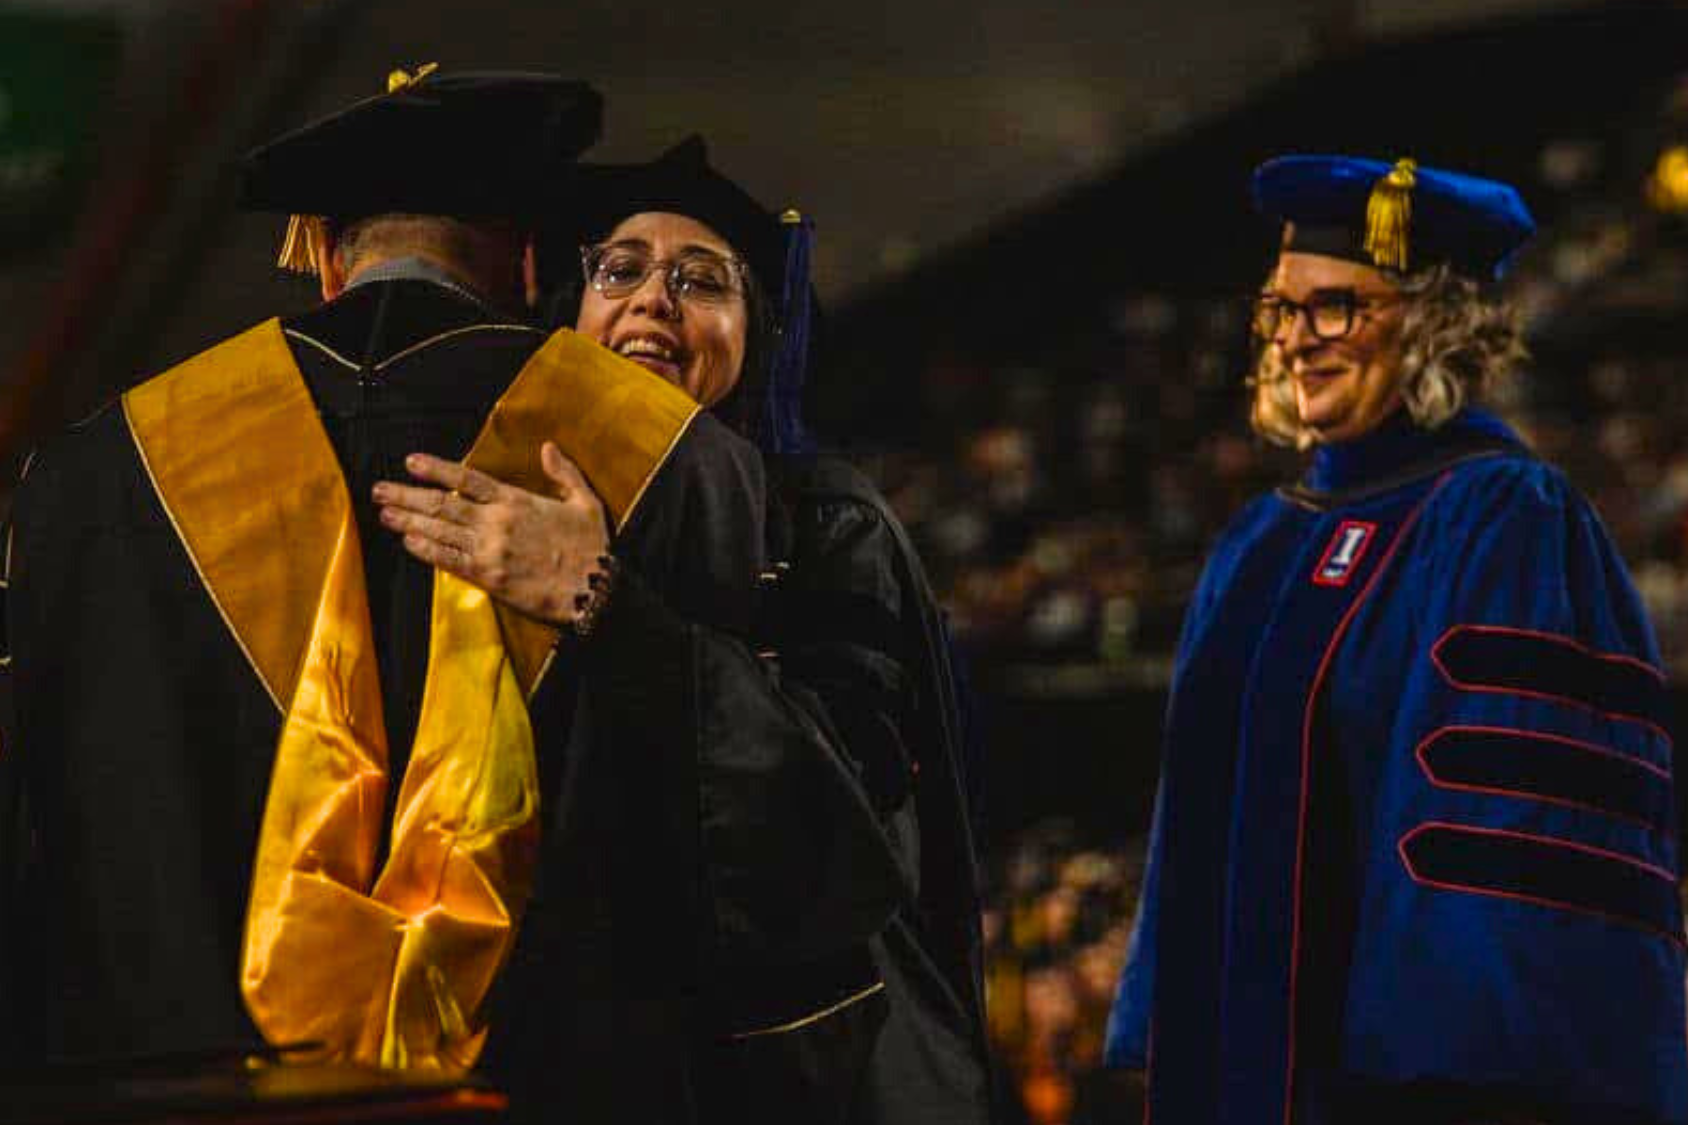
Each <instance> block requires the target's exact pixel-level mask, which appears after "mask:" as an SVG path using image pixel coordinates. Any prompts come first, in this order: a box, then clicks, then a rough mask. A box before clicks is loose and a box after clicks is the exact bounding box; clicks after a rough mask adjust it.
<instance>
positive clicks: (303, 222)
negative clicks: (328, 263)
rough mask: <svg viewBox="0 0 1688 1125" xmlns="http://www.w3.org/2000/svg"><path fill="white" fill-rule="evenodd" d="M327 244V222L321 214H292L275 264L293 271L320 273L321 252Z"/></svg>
mask: <svg viewBox="0 0 1688 1125" xmlns="http://www.w3.org/2000/svg"><path fill="white" fill-rule="evenodd" d="M327 246H328V224H327V222H326V221H325V220H324V219H323V217H322V216H321V215H293V216H291V217H290V218H289V219H288V220H287V234H286V235H285V236H284V237H283V238H282V240H281V253H280V254H278V255H277V256H276V260H275V264H276V265H278V266H280V267H281V268H282V269H284V270H292V271H293V272H295V273H311V274H316V273H321V272H322V253H323V250H324V249H325V248H326V247H327Z"/></svg>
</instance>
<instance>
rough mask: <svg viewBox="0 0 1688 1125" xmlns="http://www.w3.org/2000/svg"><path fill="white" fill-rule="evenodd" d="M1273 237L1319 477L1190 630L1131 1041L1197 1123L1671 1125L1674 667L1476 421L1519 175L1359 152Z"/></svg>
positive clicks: (1275, 505) (1499, 354) (1286, 422)
mask: <svg viewBox="0 0 1688 1125" xmlns="http://www.w3.org/2000/svg"><path fill="white" fill-rule="evenodd" d="M1254 191H1255V198H1256V202H1257V205H1258V206H1259V208H1260V210H1261V211H1262V212H1263V213H1264V214H1266V215H1267V216H1268V217H1269V218H1271V219H1273V220H1276V221H1278V222H1280V223H1282V224H1283V231H1284V234H1283V242H1282V248H1281V252H1280V254H1279V257H1278V260H1277V263H1276V265H1275V267H1274V269H1273V270H1272V273H1271V275H1270V277H1269V278H1268V280H1267V282H1266V285H1265V287H1264V289H1263V291H1262V293H1261V294H1260V296H1259V298H1258V300H1257V302H1256V319H1255V328H1256V331H1257V334H1258V336H1259V338H1260V341H1261V345H1262V346H1261V351H1260V356H1259V360H1258V365H1257V368H1256V371H1255V377H1254V379H1253V380H1252V385H1253V389H1254V405H1253V424H1254V426H1255V428H1256V430H1257V431H1259V432H1260V433H1261V434H1263V435H1264V436H1266V437H1268V438H1269V439H1272V440H1276V441H1279V442H1283V443H1287V444H1294V445H1296V446H1298V447H1300V448H1303V449H1307V450H1309V451H1310V452H1311V460H1310V464H1309V465H1308V468H1307V471H1306V474H1305V475H1304V476H1303V477H1302V479H1301V480H1300V481H1299V482H1297V483H1296V484H1294V485H1291V486H1288V487H1285V488H1281V489H1279V490H1277V491H1276V492H1274V493H1272V494H1270V495H1266V496H1262V497H1260V498H1258V499H1257V500H1255V501H1254V502H1253V503H1251V504H1250V505H1249V506H1248V507H1247V508H1245V509H1244V510H1243V511H1242V512H1241V513H1240V514H1239V515H1238V516H1237V518H1236V519H1235V520H1234V521H1233V522H1232V523H1231V525H1230V526H1229V527H1228V528H1227V529H1226V531H1225V532H1224V534H1223V535H1222V536H1221V537H1220V539H1219V542H1218V543H1217V545H1216V546H1215V547H1214V550H1213V553H1212V556H1211V558H1210V559H1209V560H1208V563H1207V566H1206V570H1205V572H1204V574H1203V577H1202V580H1201V582H1200V584H1199V586H1198V588H1197V590H1196V593H1195V595H1194V598H1193V599H1192V602H1191V604H1190V607H1189V611H1188V616H1187V618H1186V621H1185V625H1184V631H1183V636H1182V639H1181V642H1180V647H1179V654H1178V662H1177V667H1176V672H1175V677H1174V681H1173V687H1172V695H1171V700H1170V704H1169V712H1168V720H1167V728H1166V730H1167V734H1166V746H1165V757H1164V763H1163V773H1162V782H1161V791H1160V794H1159V797H1158V803H1157V809H1156V817H1155V826H1154V830H1153V837H1152V840H1151V849H1150V866H1149V871H1148V874H1147V877H1146V884H1145V893H1144V898H1143V902H1142V906H1141V909H1140V912H1139V917H1138V921H1137V927H1136V933H1135V938H1134V941H1133V947H1132V951H1131V955H1130V958H1129V961H1128V964H1127V966H1126V969H1125V972H1124V975H1123V978H1122V980H1121V986H1120V992H1119V996H1118V999H1117V1002H1116V1005H1115V1010H1114V1013H1113V1019H1112V1022H1111V1025H1110V1029H1109V1044H1108V1050H1109V1059H1110V1062H1111V1063H1112V1064H1113V1065H1116V1066H1125V1067H1145V1068H1146V1069H1147V1071H1148V1081H1147V1087H1148V1101H1149V1106H1148V1116H1149V1119H1150V1120H1152V1121H1155V1122H1166V1123H1169V1125H1171V1123H1176V1125H1218V1123H1224V1125H1256V1123H1258V1125H1291V1123H1293V1125H1327V1123H1335V1122H1368V1123H1369V1122H1390V1121H1401V1122H1407V1121H1411V1122H1414V1123H1418V1125H1437V1123H1447V1125H1455V1123H1457V1125H1475V1123H1477V1122H1490V1121H1496V1120H1503V1121H1553V1122H1587V1123H1596V1122H1598V1123H1602V1125H1609V1123H1613V1122H1620V1121H1635V1122H1680V1121H1682V1120H1684V1118H1685V1115H1688V1067H1685V1060H1688V1045H1685V1042H1684V1002H1683V999H1684V998H1683V983H1684V982H1683V968H1684V966H1683V933H1682V916H1681V907H1680V903H1679V900H1678V897H1677V871H1678V868H1677V855H1676V852H1677V847H1676V827H1675V799H1674V796H1673V782H1672V777H1671V743H1670V738H1669V735H1668V734H1667V733H1666V726H1667V718H1666V706H1667V703H1666V693H1665V679H1664V675H1663V672H1662V670H1661V668H1660V664H1659V656H1658V652H1657V650H1656V647H1655V643H1654V639H1653V633H1652V630H1651V628H1650V627H1649V625H1648V623H1647V620H1646V618H1645V616H1644V614H1643V612H1642V609H1641V606H1640V604H1639V601H1638V599H1637V597H1636V594H1635V591H1634V589H1633V587H1632V586H1631V584H1630V580H1629V576H1628V574H1627V573H1626V571H1625V568H1624V564H1623V561H1622V559H1620V558H1619V557H1618V554H1617V552H1616V550H1615V549H1614V547H1613V545H1612V543H1611V541H1610V539H1609V538H1608V536H1607V533H1606V531H1605V529H1604V528H1603V527H1602V526H1601V524H1600V520H1599V518H1598V516H1597V515H1596V514H1595V512H1594V511H1593V509H1592V508H1590V507H1589V505H1588V503H1587V502H1586V501H1585V500H1584V499H1583V498H1582V497H1581V496H1579V495H1578V494H1577V493H1576V492H1575V491H1574V490H1573V489H1572V488H1571V487H1570V486H1569V485H1568V484H1567V483H1566V481H1565V479H1564V477H1563V476H1562V475H1561V474H1560V472H1559V471H1558V470H1556V469H1554V468H1553V467H1552V466H1549V465H1546V464H1544V463H1542V462H1541V461H1539V460H1537V459H1536V458H1535V457H1534V456H1533V455H1532V454H1531V453H1530V451H1529V450H1528V449H1527V448H1526V447H1525V446H1524V444H1523V443H1522V442H1521V441H1520V440H1519V438H1518V437H1517V435H1516V434H1514V433H1513V432H1512V431H1511V430H1510V429H1509V428H1508V427H1507V426H1506V425H1505V424H1504V423H1502V422H1501V421H1500V420H1499V419H1497V418H1495V417H1494V416H1492V415H1490V414H1487V413H1485V412H1483V411H1482V410H1480V409H1478V408H1476V407H1475V406H1474V405H1472V403H1473V400H1474V399H1476V398H1477V397H1478V396H1479V395H1480V393H1481V392H1482V390H1483V389H1484V387H1485V385H1486V384H1487V383H1489V382H1490V381H1491V380H1492V379H1493V378H1495V377H1498V376H1500V375H1501V374H1503V373H1504V372H1505V370H1506V369H1507V368H1509V367H1511V366H1513V365H1514V364H1516V363H1517V362H1518V361H1519V360H1520V359H1521V358H1522V356H1523V348H1522V345H1521V342H1520V339H1519V335H1518V330H1517V326H1516V319H1515V317H1514V316H1513V314H1512V313H1511V312H1510V311H1509V310H1508V309H1507V308H1506V306H1505V305H1504V304H1502V303H1500V302H1499V301H1498V300H1497V299H1496V298H1495V297H1494V295H1493V293H1492V291H1491V287H1492V283H1493V282H1494V281H1495V280H1496V279H1498V277H1499V275H1500V273H1501V272H1502V270H1503V269H1504V267H1505V264H1506V262H1507V260H1508V258H1509V257H1510V256H1511V255H1512V253H1513V252H1514V251H1515V250H1516V248H1517V247H1518V246H1519V244H1520V243H1522V242H1523V241H1524V239H1525V238H1527V237H1528V235H1529V234H1530V233H1531V231H1532V229H1533V224H1532V221H1531V219H1530V216H1529V214H1528V212H1527V211H1526V210H1525V208H1524V205H1523V203H1522V201H1521V200H1520V199H1519V198H1518V196H1517V194H1516V193H1515V192H1514V191H1513V190H1512V189H1511V188H1509V187H1507V186H1506V185H1504V184H1498V183H1494V182H1491V181H1485V180H1478V179H1474V178H1472V177H1468V176H1463V175H1458V174H1454V173H1450V172H1441V171H1436V170H1432V169H1428V168H1418V167H1416V166H1415V165H1414V164H1413V163H1412V162H1411V161H1401V162H1399V163H1397V164H1395V165H1394V166H1390V165H1388V164H1385V163H1380V162H1376V161H1369V160H1358V159H1351V158H1345V157H1288V158H1281V159H1278V160H1274V161H1271V162H1269V163H1267V164H1266V165H1264V166H1262V167H1261V168H1260V169H1259V170H1258V171H1257V172H1256V174H1255V180H1254Z"/></svg>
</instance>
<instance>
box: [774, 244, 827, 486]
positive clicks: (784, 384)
mask: <svg viewBox="0 0 1688 1125" xmlns="http://www.w3.org/2000/svg"><path fill="white" fill-rule="evenodd" d="M780 223H781V225H783V226H784V227H785V231H786V236H785V285H784V288H783V291H782V292H781V293H780V302H779V308H778V316H779V329H780V331H779V349H778V351H777V352H776V353H775V355H774V360H773V363H771V364H770V365H769V367H768V391H767V396H768V397H767V402H766V404H765V405H766V409H765V412H764V418H765V422H764V427H765V430H764V432H765V435H766V440H767V445H768V450H769V452H772V453H813V452H814V449H815V446H814V442H813V440H812V439H811V438H810V437H809V432H808V430H807V428H806V427H805V426H804V425H803V379H804V376H805V374H806V371H805V367H806V366H807V364H808V359H809V334H810V331H811V328H812V324H813V320H814V304H813V299H812V297H811V292H812V290H811V287H810V284H809V261H810V258H811V256H812V253H813V249H814V240H815V224H814V222H813V221H812V220H810V219H808V218H806V217H804V216H803V215H801V214H799V213H798V212H796V211H787V212H785V213H784V214H783V215H781V216H780Z"/></svg>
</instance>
